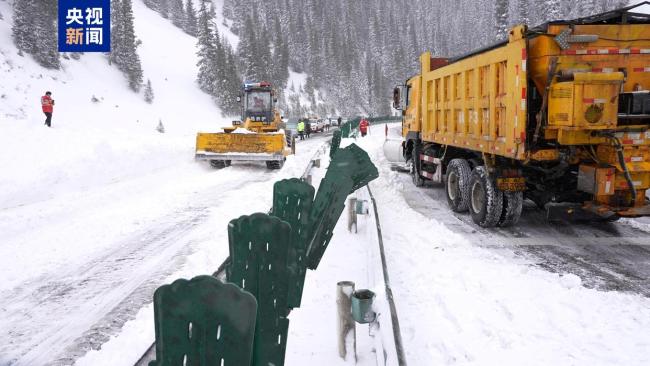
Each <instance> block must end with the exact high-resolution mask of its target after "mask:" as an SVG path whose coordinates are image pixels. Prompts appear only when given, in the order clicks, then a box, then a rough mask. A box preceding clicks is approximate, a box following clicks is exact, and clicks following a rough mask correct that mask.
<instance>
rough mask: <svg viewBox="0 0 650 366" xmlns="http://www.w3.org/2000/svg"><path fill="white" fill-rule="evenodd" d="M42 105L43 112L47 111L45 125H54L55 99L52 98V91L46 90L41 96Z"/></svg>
mask: <svg viewBox="0 0 650 366" xmlns="http://www.w3.org/2000/svg"><path fill="white" fill-rule="evenodd" d="M41 106H42V107H43V113H45V125H46V126H47V127H52V112H54V99H52V93H51V92H49V91H46V92H45V95H43V96H42V97H41Z"/></svg>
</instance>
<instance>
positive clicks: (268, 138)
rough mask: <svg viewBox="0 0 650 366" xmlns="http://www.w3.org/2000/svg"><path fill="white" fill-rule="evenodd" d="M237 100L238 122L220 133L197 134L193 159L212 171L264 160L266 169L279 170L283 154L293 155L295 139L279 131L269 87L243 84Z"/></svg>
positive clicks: (234, 122) (284, 156)
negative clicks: (232, 163) (238, 107)
mask: <svg viewBox="0 0 650 366" xmlns="http://www.w3.org/2000/svg"><path fill="white" fill-rule="evenodd" d="M238 101H239V102H240V103H241V104H242V118H241V121H233V123H232V127H226V128H224V129H223V132H216V133H205V132H199V133H198V134H197V136H196V155H195V159H196V160H208V161H210V164H211V165H212V166H213V167H215V168H225V167H227V166H229V165H230V164H231V162H232V161H264V162H266V167H267V168H269V169H280V168H282V166H283V165H284V161H285V160H286V157H287V155H290V154H294V153H295V137H294V136H291V135H290V132H286V133H285V131H284V129H283V123H282V119H281V117H280V114H279V113H278V111H277V110H276V109H275V108H274V103H275V102H276V99H275V98H274V91H273V88H272V87H271V84H270V83H267V82H260V83H245V84H244V86H243V88H242V95H241V97H239V98H238Z"/></svg>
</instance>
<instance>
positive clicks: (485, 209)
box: [469, 166, 503, 228]
mask: <svg viewBox="0 0 650 366" xmlns="http://www.w3.org/2000/svg"><path fill="white" fill-rule="evenodd" d="M469 191H470V204H469V212H470V214H471V215H472V220H473V221H474V223H476V224H477V225H479V226H481V227H486V228H488V227H493V226H495V225H496V224H498V223H499V219H500V218H501V212H502V210H503V192H501V191H500V190H498V189H497V187H496V186H495V185H494V182H492V179H490V177H489V176H488V173H487V169H486V168H485V166H477V167H476V168H474V171H472V176H471V178H470V180H469Z"/></svg>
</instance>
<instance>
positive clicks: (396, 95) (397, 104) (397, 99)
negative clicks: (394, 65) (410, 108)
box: [393, 86, 402, 110]
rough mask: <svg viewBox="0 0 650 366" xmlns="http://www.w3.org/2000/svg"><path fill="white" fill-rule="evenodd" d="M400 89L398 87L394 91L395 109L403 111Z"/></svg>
mask: <svg viewBox="0 0 650 366" xmlns="http://www.w3.org/2000/svg"><path fill="white" fill-rule="evenodd" d="M400 101H401V98H400V87H399V86H397V87H395V89H393V108H395V109H397V110H401V109H402V106H401V105H400Z"/></svg>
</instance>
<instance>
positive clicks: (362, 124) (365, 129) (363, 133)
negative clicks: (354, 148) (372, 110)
mask: <svg viewBox="0 0 650 366" xmlns="http://www.w3.org/2000/svg"><path fill="white" fill-rule="evenodd" d="M359 131H361V137H365V136H366V135H367V134H368V120H367V119H365V118H362V119H361V122H359Z"/></svg>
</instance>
